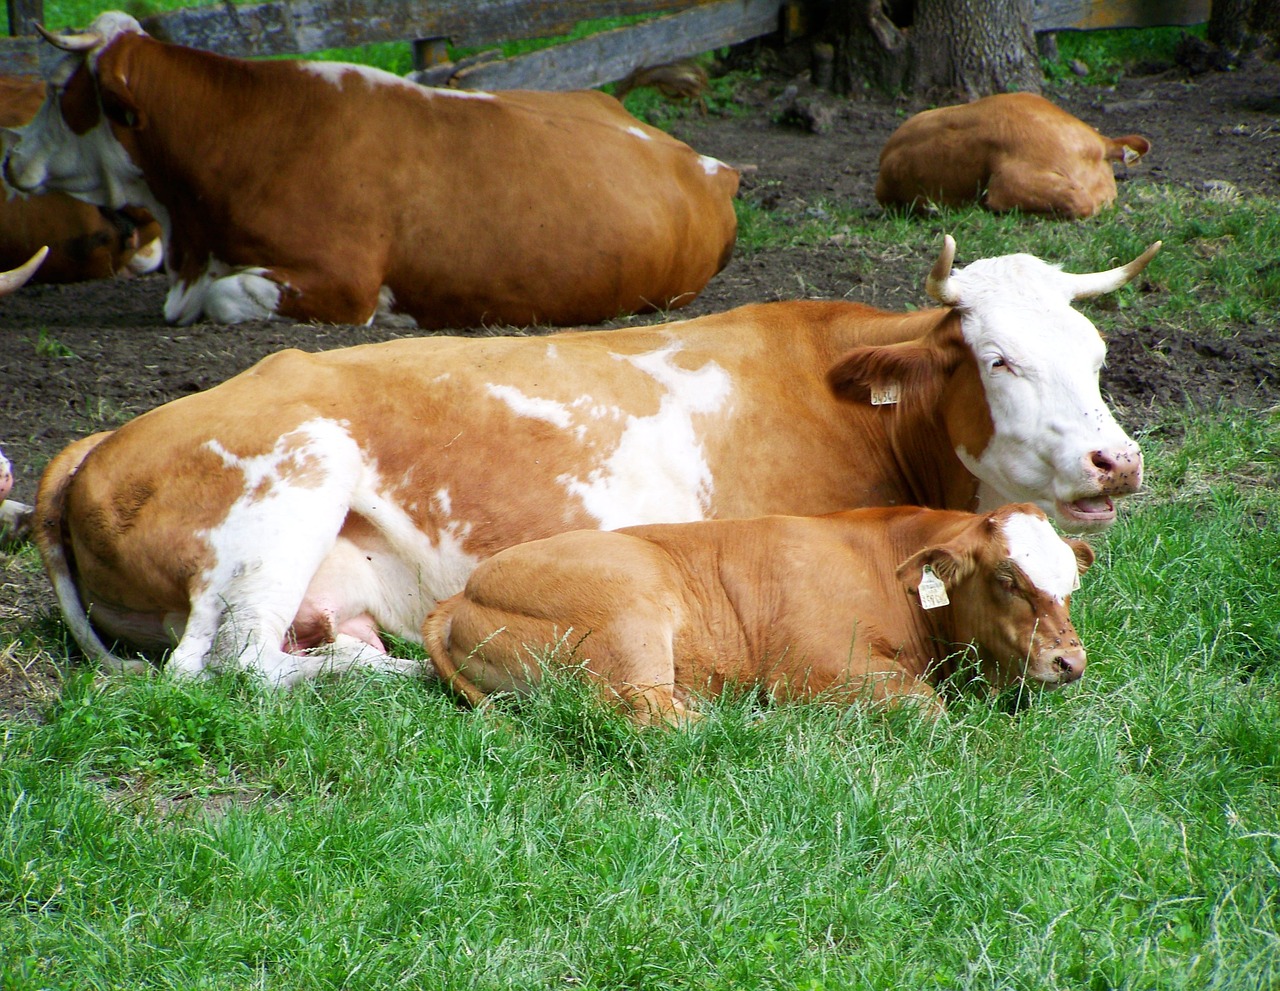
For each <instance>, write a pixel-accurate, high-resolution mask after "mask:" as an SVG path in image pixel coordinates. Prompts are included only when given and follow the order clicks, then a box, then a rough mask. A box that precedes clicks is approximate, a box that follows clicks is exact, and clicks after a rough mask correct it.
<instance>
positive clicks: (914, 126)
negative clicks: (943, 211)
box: [876, 93, 1151, 220]
mask: <svg viewBox="0 0 1280 991" xmlns="http://www.w3.org/2000/svg"><path fill="white" fill-rule="evenodd" d="M1150 149H1151V143H1150V142H1149V141H1148V140H1147V139H1146V138H1144V137H1141V136H1140V135H1137V134H1126V135H1125V136H1124V137H1122V138H1106V137H1103V136H1102V135H1101V134H1099V133H1098V132H1097V131H1095V130H1094V129H1093V128H1092V127H1090V126H1089V125H1088V124H1086V123H1084V121H1082V120H1079V119H1077V118H1075V117H1072V116H1071V114H1069V113H1067V112H1066V111H1065V110H1062V109H1060V108H1058V107H1056V106H1054V105H1053V104H1052V103H1050V102H1049V101H1048V100H1046V99H1044V97H1041V96H1036V95H1035V94H1034V93H1000V94H997V95H996V96H988V97H986V98H985V99H981V100H976V101H975V102H973V103H969V104H964V105H962V106H958V107H941V108H939V109H937V110H926V111H925V112H924V113H920V114H916V115H915V116H914V117H912V118H911V119H910V120H908V121H907V122H906V123H905V124H903V125H902V126H901V127H899V128H898V129H897V130H896V131H894V133H893V135H892V136H891V137H890V138H889V140H888V142H887V143H886V144H885V146H884V150H883V151H882V152H881V153H880V177H879V180H878V181H877V182H876V199H877V200H879V201H880V202H881V203H882V204H884V205H885V206H905V207H910V208H912V209H916V210H919V209H922V208H925V207H927V206H928V205H930V204H943V205H947V206H960V205H963V204H966V203H975V202H978V203H981V204H982V205H983V206H985V207H986V208H987V209H988V210H994V211H997V212H1001V211H1005V210H1014V209H1018V210H1023V211H1025V212H1027V213H1048V214H1056V215H1058V216H1062V217H1067V218H1069V219H1072V220H1079V219H1081V218H1083V217H1091V216H1093V214H1095V213H1097V212H1098V211H1099V210H1101V209H1103V208H1104V207H1107V206H1110V205H1111V204H1112V203H1113V202H1114V201H1115V198H1116V180H1115V175H1114V174H1113V173H1112V170H1111V166H1112V163H1113V162H1124V163H1125V164H1126V165H1128V164H1132V163H1133V162H1136V161H1137V160H1138V159H1139V158H1141V157H1142V156H1143V155H1145V154H1146V153H1147V152H1148V151H1150Z"/></svg>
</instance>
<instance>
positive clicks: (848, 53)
mask: <svg viewBox="0 0 1280 991" xmlns="http://www.w3.org/2000/svg"><path fill="white" fill-rule="evenodd" d="M826 11H827V19H826V26H827V29H828V31H829V32H830V33H831V34H832V35H834V36H835V37H836V39H837V52H838V54H837V65H838V72H839V74H840V76H841V77H842V80H841V81H842V82H843V83H844V86H843V87H842V88H845V89H851V88H857V86H859V85H860V84H861V85H865V84H870V85H872V86H875V87H876V88H878V89H882V90H888V91H893V90H898V89H905V90H906V91H908V92H910V93H912V94H914V95H917V96H954V95H959V96H961V97H963V98H965V99H969V100H973V99H976V98H978V97H980V96H988V95H990V94H992V93H1005V92H1009V91H1011V90H1027V91H1030V92H1033V93H1038V92H1040V83H1041V80H1042V78H1043V77H1042V74H1041V71H1040V60H1039V57H1038V55H1037V53H1036V42H1035V34H1034V32H1033V31H1032V28H1031V0H915V2H914V3H913V2H904V0H829V2H828V3H827V4H826Z"/></svg>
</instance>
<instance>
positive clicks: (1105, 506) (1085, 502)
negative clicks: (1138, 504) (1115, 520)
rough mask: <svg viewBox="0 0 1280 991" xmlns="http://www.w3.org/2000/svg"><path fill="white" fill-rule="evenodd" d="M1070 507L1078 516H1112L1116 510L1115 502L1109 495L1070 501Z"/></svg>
mask: <svg viewBox="0 0 1280 991" xmlns="http://www.w3.org/2000/svg"><path fill="white" fill-rule="evenodd" d="M1068 508H1069V509H1070V510H1071V512H1072V513H1074V514H1075V515H1076V516H1110V515H1112V514H1113V513H1115V511H1116V507H1115V503H1113V502H1112V501H1111V499H1110V497H1108V496H1093V497H1091V498H1087V499H1077V500H1076V501H1075V502H1073V503H1069V504H1068Z"/></svg>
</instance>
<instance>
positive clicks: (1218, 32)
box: [1205, 0, 1280, 55]
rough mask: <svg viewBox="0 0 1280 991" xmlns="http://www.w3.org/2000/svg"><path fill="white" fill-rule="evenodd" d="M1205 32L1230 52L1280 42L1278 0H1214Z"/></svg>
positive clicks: (1209, 37)
mask: <svg viewBox="0 0 1280 991" xmlns="http://www.w3.org/2000/svg"><path fill="white" fill-rule="evenodd" d="M1205 36H1206V37H1207V38H1208V40H1209V42H1210V44H1213V45H1217V46H1218V47H1219V48H1221V49H1222V50H1224V51H1226V52H1229V53H1231V54H1232V55H1246V54H1248V53H1249V52H1251V51H1253V50H1254V49H1255V48H1257V47H1258V46H1259V45H1262V44H1265V43H1266V42H1268V41H1270V42H1271V43H1272V44H1276V43H1277V42H1280V3H1276V2H1275V0H1213V4H1212V6H1211V7H1210V8H1209V25H1208V28H1207V29H1206V31H1205Z"/></svg>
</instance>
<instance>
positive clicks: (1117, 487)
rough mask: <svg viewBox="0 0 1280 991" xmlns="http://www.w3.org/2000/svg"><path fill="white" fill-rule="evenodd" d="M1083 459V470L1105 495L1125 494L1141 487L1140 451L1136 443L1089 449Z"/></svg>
mask: <svg viewBox="0 0 1280 991" xmlns="http://www.w3.org/2000/svg"><path fill="white" fill-rule="evenodd" d="M1085 461H1086V463H1085V471H1086V472H1088V474H1089V475H1091V476H1092V477H1093V478H1094V479H1095V480H1096V481H1097V483H1098V486H1099V488H1100V489H1101V491H1102V492H1103V493H1104V494H1105V495H1127V494H1129V493H1131V492H1137V491H1138V489H1140V488H1142V451H1141V449H1140V448H1139V447H1138V445H1137V444H1127V445H1124V446H1123V447H1119V448H1113V449H1112V450H1109V451H1104V450H1097V451H1090V452H1089V454H1088V456H1087V457H1086V459H1085Z"/></svg>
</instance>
